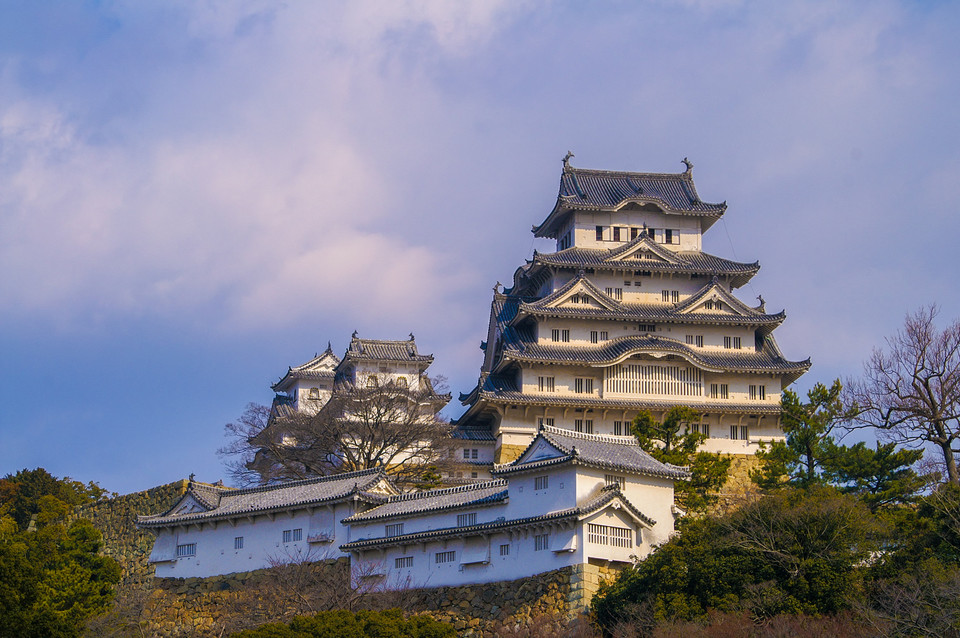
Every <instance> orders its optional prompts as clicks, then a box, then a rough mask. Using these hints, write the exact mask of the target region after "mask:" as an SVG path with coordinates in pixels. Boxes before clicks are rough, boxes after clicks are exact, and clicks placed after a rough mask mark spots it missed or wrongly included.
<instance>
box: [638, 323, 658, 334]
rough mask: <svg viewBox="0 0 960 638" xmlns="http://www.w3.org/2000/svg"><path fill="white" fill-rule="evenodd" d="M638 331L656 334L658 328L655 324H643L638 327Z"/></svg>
mask: <svg viewBox="0 0 960 638" xmlns="http://www.w3.org/2000/svg"><path fill="white" fill-rule="evenodd" d="M638 329H639V330H640V332H656V331H657V326H656V324H653V323H641V324H640V325H639V326H638Z"/></svg>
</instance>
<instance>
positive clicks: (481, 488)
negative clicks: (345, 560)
mask: <svg viewBox="0 0 960 638" xmlns="http://www.w3.org/2000/svg"><path fill="white" fill-rule="evenodd" d="M506 498H507V482H506V481H503V480H500V479H496V480H493V481H484V482H482V483H474V484H471V485H462V486H459V487H447V488H442V489H437V490H426V491H423V492H413V493H410V494H398V495H396V496H391V497H390V498H389V499H388V500H387V502H386V503H384V504H383V505H379V506H377V507H374V508H373V509H370V510H367V511H366V512H360V513H358V514H354V515H353V516H350V517H348V518H345V519H344V522H345V523H355V522H365V521H372V520H379V519H386V518H396V517H402V516H411V515H420V514H425V513H427V512H437V511H440V510H449V509H458V508H464V507H479V506H481V505H492V504H496V503H501V502H503V501H505V500H506Z"/></svg>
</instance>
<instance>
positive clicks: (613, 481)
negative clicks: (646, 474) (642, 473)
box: [603, 474, 627, 490]
mask: <svg viewBox="0 0 960 638" xmlns="http://www.w3.org/2000/svg"><path fill="white" fill-rule="evenodd" d="M603 482H604V483H605V484H606V485H617V486H619V487H620V489H621V490H622V489H624V488H625V487H626V486H627V479H626V478H625V477H623V476H617V475H616V474H604V475H603Z"/></svg>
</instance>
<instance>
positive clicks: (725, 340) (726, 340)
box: [723, 337, 732, 349]
mask: <svg viewBox="0 0 960 638" xmlns="http://www.w3.org/2000/svg"><path fill="white" fill-rule="evenodd" d="M731 345H732V339H730V337H724V338H723V347H724V348H728V349H729V348H730V347H731Z"/></svg>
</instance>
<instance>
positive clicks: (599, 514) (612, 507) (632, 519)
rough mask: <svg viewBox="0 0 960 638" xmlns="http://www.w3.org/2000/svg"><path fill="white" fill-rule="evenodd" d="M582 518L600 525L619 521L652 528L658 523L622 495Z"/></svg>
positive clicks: (623, 523) (628, 524) (624, 523)
mask: <svg viewBox="0 0 960 638" xmlns="http://www.w3.org/2000/svg"><path fill="white" fill-rule="evenodd" d="M580 520H581V521H584V522H585V523H597V524H600V525H616V522H619V523H620V524H621V525H625V526H639V527H645V528H647V529H651V528H652V527H653V526H654V525H655V524H656V521H654V520H653V519H651V518H650V517H648V516H646V515H644V514H643V513H642V512H640V511H639V510H637V509H636V508H635V507H634V506H633V504H632V503H630V502H629V501H627V500H626V499H625V498H623V497H622V496H617V497H616V498H614V499H613V500H611V501H610V502H609V503H607V504H606V505H604V506H603V507H601V508H599V509H597V510H596V511H593V512H589V513H587V514H584V515H582V516H581V517H580ZM615 521H616V522H615Z"/></svg>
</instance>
